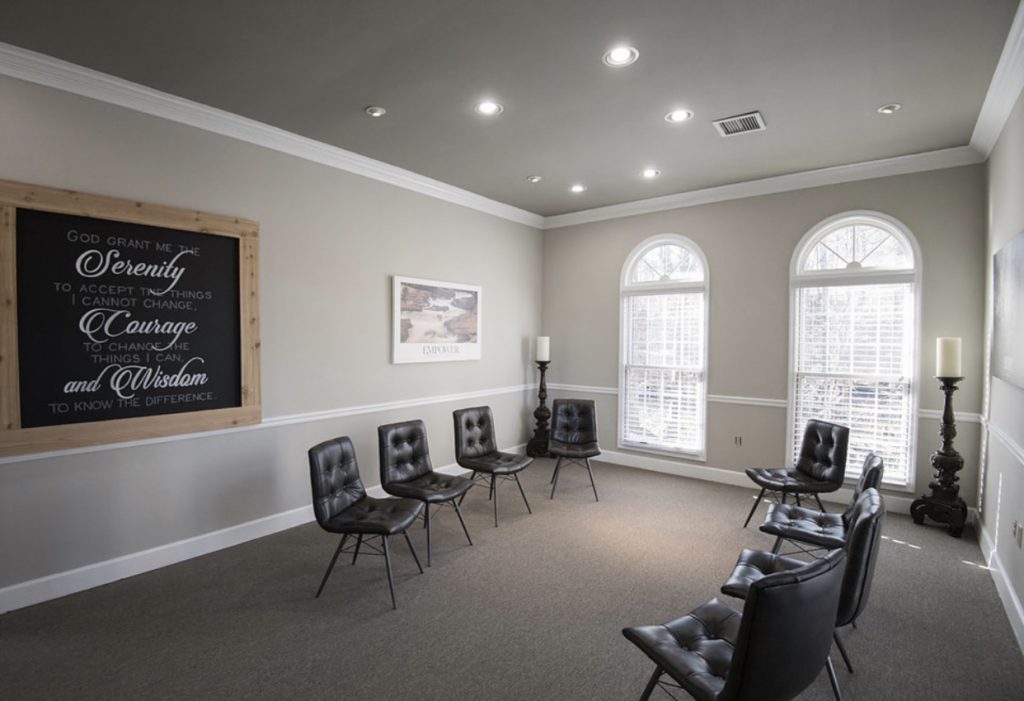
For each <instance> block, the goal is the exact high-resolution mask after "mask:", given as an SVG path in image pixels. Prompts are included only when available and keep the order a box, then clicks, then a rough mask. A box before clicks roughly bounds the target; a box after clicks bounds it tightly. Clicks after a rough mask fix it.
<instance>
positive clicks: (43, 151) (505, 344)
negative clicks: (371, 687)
mask: <svg viewBox="0 0 1024 701" xmlns="http://www.w3.org/2000/svg"><path fill="white" fill-rule="evenodd" d="M0 124H3V130H2V134H0V178H6V179H11V180H19V181H24V182H30V183H38V184H42V185H49V186H55V187H66V188H73V189H79V190H83V191H87V192H94V193H99V194H104V195H111V196H116V197H125V198H132V199H138V200H142V201H147V202H154V203H160V204H168V205H173V206H178V207H188V208H195V209H200V210H206V211H210V212H217V213H223V214H231V215H237V216H242V217H246V218H250V219H255V220H258V221H259V222H260V225H261V231H260V247H261V250H260V254H261V255H260V258H261V261H260V285H261V296H260V307H261V312H262V339H263V401H264V404H263V411H264V417H265V418H266V419H273V418H275V417H282V416H292V415H296V414H307V413H309V412H318V411H328V410H332V409H339V408H343V407H357V406H364V405H367V404H377V403H382V402H395V401H401V400H414V399H420V398H423V397H431V396H437V395H449V394H454V393H467V392H478V391H485V390H490V389H496V388H507V387H510V386H516V385H522V384H523V383H525V382H528V381H533V379H534V378H533V375H532V372H531V368H530V353H529V350H528V349H529V345H530V344H529V339H531V338H532V337H533V336H535V335H536V334H537V333H538V332H539V330H540V315H541V312H540V308H541V300H540V291H541V277H540V272H539V271H540V268H541V254H542V234H541V232H540V231H538V230H535V229H532V228H530V227H526V226H522V225H518V224H514V223H511V222H508V221H505V220H503V219H498V218H496V217H493V216H490V215H486V214H483V213H480V212H476V211H473V210H470V209H466V208H463V207H459V206H456V205H452V204H448V203H444V202H441V201H438V200H435V199H431V198H428V197H425V196H422V195H418V194H415V193H412V192H409V191H407V190H403V189H399V188H396V187H393V186H390V185H386V184H383V183H380V182H377V181H373V180H369V179H366V178H363V177H359V176H356V175H352V174H348V173H343V172H339V171H337V170H334V169H331V168H327V167H325V166H320V165H317V164H313V163H310V162H307V161H303V160H300V159H298V158H294V157H291V156H287V155H283V154H280V153H277V152H274V151H270V150H267V149H264V148H260V147H257V146H253V145H250V144H245V143H242V142H240V141H235V140H233V139H229V138H226V137H222V136H217V135H214V134H211V133H208V132H204V131H200V130H198V129H194V128H190V127H186V126H182V125H180V124H175V123H171V122H168V121H165V120H161V119H157V118H154V117H149V116H145V115H142V114H139V113H135V112H131V111H128V110H125V109H122V108H118V107H115V106H111V105H107V104H102V103H99V102H94V101H92V100H88V99H85V98H81V97H76V96H73V95H69V94H66V93H61V92H58V91H54V90H50V89H48V88H43V87H39V86H35V85H29V84H27V83H22V82H20V81H17V80H13V79H8V78H0ZM393 274H400V275H412V276H417V277H425V278H433V279H439V280H452V281H458V282H466V283H475V284H480V285H483V300H482V301H483V359H482V360H481V361H479V362H459V363H432V364H426V365H423V364H412V365H398V366H396V365H392V364H391V363H390V362H389V358H390V318H391V307H390V298H391V291H390V276H391V275H393ZM531 401H532V400H531V398H530V397H529V396H527V395H526V394H525V393H524V392H522V391H519V392H512V393H499V394H496V395H493V396H483V397H479V398H472V399H469V400H463V401H462V402H461V403H462V405H465V404H467V403H468V404H470V405H475V404H482V403H491V404H492V405H493V406H494V408H495V411H496V412H497V421H498V432H499V436H498V437H499V442H500V443H501V444H502V445H513V444H518V443H521V442H523V441H525V440H526V438H527V437H528V436H527V433H528V425H527V421H528V419H529V414H528V411H529V404H530V403H531ZM458 404H459V402H454V403H453V402H445V403H441V404H432V405H429V406H419V407H412V408H409V409H405V410H400V411H397V410H396V411H388V412H377V413H370V414H362V415H358V416H350V417H344V418H334V419H328V420H322V421H316V422H312V423H309V422H307V423H294V424H288V425H279V426H275V427H264V428H260V429H256V430H245V431H238V432H229V433H224V434H219V435H214V436H204V437H196V438H191V439H187V440H175V441H171V442H166V443H157V444H150V445H145V446H140V447H131V448H116V449H105V450H100V451H97V452H79V453H73V454H70V455H66V456H63V457H55V458H49V459H32V460H24V461H3V462H2V463H0V562H2V563H3V567H0V588H2V587H3V586H5V585H9V584H12V583H15V582H22V581H25V580H28V579H32V578H36V577H41V576H44V575H48V574H51V573H55V572H61V571H64V570H68V569H71V568H75V567H79V566H82V565H87V564H90V563H95V562H99V561H103V560H106V559H109V558H113V557H117V556H120V555H124V554H127V553H132V552H136V551H139V550H143V549H146V548H152V547H157V546H160V545H164V544H166V543H170V542H174V541H178V540H181V539H184V538H189V537H191V536H195V535H199V534H203V533H207V532H209V531H213V530H217V529H221V528H225V527H229V526H232V525H235V524H238V523H242V522H245V521H249V520H253V519H258V518H262V517H265V516H268V515H271V514H275V513H279V512H283V511H287V510H290V509H295V508H298V507H302V506H304V505H307V504H308V503H309V476H308V465H307V462H306V455H305V451H306V449H307V448H308V447H309V446H310V445H311V444H313V443H315V442H317V441H320V440H323V439H326V438H330V437H332V436H337V435H342V434H349V435H351V436H352V437H353V440H354V441H355V443H356V446H357V450H358V456H359V459H360V463H361V471H362V474H363V478H364V481H365V482H366V483H367V484H368V485H373V484H377V483H378V482H379V479H378V475H377V457H376V426H377V425H378V424H381V423H385V422H387V421H392V420H400V419H407V418H417V417H422V418H424V419H425V420H427V422H428V431H429V434H430V439H431V447H432V452H433V458H434V463H435V465H437V466H441V465H445V464H449V463H451V462H452V461H453V459H454V458H453V447H452V441H453V437H452V426H451V410H452V409H453V408H456V406H458Z"/></svg>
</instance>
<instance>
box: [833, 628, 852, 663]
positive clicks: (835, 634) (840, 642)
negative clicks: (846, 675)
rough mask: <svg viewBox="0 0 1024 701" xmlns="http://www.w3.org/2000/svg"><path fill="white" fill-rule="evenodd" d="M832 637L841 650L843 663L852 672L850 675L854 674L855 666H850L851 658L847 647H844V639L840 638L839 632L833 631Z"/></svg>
mask: <svg viewBox="0 0 1024 701" xmlns="http://www.w3.org/2000/svg"><path fill="white" fill-rule="evenodd" d="M832 637H833V639H835V641H836V647H838V648H839V654H840V655H842V656H843V662H845V663H846V668H847V669H848V670H850V674H853V665H852V664H850V656H849V655H848V654H847V653H846V646H845V645H843V639H842V638H840V637H839V631H838V630H836V631H832Z"/></svg>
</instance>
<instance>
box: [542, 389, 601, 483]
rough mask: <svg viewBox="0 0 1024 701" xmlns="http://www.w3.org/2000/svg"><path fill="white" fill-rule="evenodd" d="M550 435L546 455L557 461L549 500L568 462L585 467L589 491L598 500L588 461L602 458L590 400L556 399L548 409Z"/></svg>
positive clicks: (594, 415) (595, 419)
mask: <svg viewBox="0 0 1024 701" xmlns="http://www.w3.org/2000/svg"><path fill="white" fill-rule="evenodd" d="M551 412H552V418H551V434H550V436H549V438H548V453H549V454H550V455H551V456H552V457H554V458H558V459H557V460H556V461H555V471H554V472H553V473H552V475H551V498H552V499H554V498H555V489H556V488H557V487H558V473H559V471H560V470H561V469H562V462H563V461H567V462H570V463H575V464H577V465H580V466H582V467H584V468H585V469H586V471H587V475H588V476H589V477H590V487H591V489H593V490H594V500H595V501H600V498H599V497H598V496H597V483H595V482H594V470H593V469H592V468H591V466H590V458H592V457H595V456H597V455H600V454H601V447H600V446H599V445H598V444H597V409H596V407H595V406H594V401H593V400H592V399H556V400H555V401H554V402H552V405H551Z"/></svg>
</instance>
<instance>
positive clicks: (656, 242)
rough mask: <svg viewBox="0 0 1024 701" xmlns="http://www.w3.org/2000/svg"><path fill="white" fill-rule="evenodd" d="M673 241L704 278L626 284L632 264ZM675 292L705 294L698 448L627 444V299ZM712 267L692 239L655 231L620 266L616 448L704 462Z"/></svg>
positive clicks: (706, 440)
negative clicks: (691, 257) (694, 260)
mask: <svg viewBox="0 0 1024 701" xmlns="http://www.w3.org/2000/svg"><path fill="white" fill-rule="evenodd" d="M666 243H668V244H675V245H677V246H682V247H683V248H685V249H686V250H688V251H689V252H690V253H691V254H693V255H694V256H696V257H697V260H699V261H700V264H701V266H703V268H704V279H703V280H701V281H699V282H693V281H680V282H660V281H659V282H648V283H634V284H632V285H631V284H629V271H630V270H631V269H632V268H633V265H634V264H635V263H636V262H637V261H638V260H639V259H640V258H642V257H643V256H645V255H647V253H648V252H649V251H650V250H651V249H653V248H657V247H658V246H661V245H663V244H666ZM676 292H703V293H704V406H703V407H701V411H702V414H703V421H702V424H703V436H702V438H701V449H700V450H699V451H691V450H671V449H669V448H652V447H650V446H647V445H642V444H637V443H629V442H627V441H625V440H624V439H623V433H624V431H625V423H624V413H625V404H626V396H627V394H626V352H627V351H626V336H625V333H624V332H625V323H624V322H625V318H626V304H625V303H626V299H627V298H629V297H632V296H635V295H651V294H672V293H676ZM710 319H711V269H710V267H709V266H708V259H707V256H705V255H704V250H703V249H702V248H701V247H700V246H698V245H697V243H696V242H695V241H693V239H690V238H688V237H686V236H683V235H681V234H657V235H655V236H651V237H650V238H647V239H644V240H643V241H641V242H640V243H639V244H638V245H637V246H636V247H635V248H634V249H633V250H632V251H631V252H630V254H629V255H628V256H626V262H625V263H624V264H623V266H622V273H621V274H620V275H619V401H618V430H617V434H618V435H617V436H616V438H617V441H616V443H617V445H618V447H619V448H624V449H626V450H631V451H634V452H639V453H651V454H652V455H665V456H669V457H674V458H686V459H687V460H692V461H696V462H706V461H707V451H708V378H709V364H710V362H711V358H710V355H709V354H708V347H709V344H710V342H711V341H710V339H711V326H710Z"/></svg>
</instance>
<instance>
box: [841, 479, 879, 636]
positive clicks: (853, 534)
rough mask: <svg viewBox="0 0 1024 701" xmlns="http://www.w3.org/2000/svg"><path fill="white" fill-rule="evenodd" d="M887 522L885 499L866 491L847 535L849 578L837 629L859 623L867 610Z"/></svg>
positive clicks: (847, 574) (875, 490) (844, 589)
mask: <svg viewBox="0 0 1024 701" xmlns="http://www.w3.org/2000/svg"><path fill="white" fill-rule="evenodd" d="M884 520H885V501H884V500H883V499H882V495H881V494H879V493H878V490H877V489H875V488H873V487H869V488H867V489H865V490H864V492H863V493H862V494H861V495H860V498H859V499H857V501H856V503H854V507H853V513H852V514H851V517H850V525H849V527H848V529H847V532H846V533H847V534H846V577H845V578H844V579H843V593H842V596H841V597H840V599H839V613H838V614H837V616H836V628H839V627H841V626H845V625H847V624H848V623H851V622H853V621H854V620H856V618H857V616H859V615H860V614H861V611H863V610H864V607H865V606H867V603H868V594H870V593H871V581H872V579H873V578H874V576H875V563H876V562H877V561H878V550H879V547H878V545H879V543H880V542H881V537H882V523H883V521H884Z"/></svg>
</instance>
